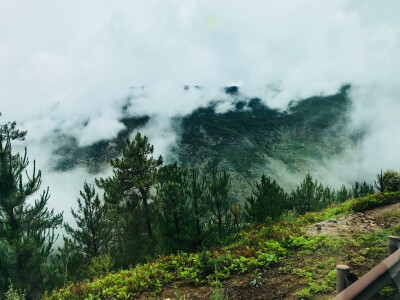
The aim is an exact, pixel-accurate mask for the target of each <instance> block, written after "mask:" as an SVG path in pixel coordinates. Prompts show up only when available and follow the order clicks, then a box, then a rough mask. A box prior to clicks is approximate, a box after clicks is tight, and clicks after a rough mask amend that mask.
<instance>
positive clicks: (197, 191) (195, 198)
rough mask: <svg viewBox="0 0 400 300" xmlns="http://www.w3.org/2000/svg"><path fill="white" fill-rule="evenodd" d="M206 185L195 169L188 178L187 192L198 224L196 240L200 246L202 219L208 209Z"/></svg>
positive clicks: (194, 218)
mask: <svg viewBox="0 0 400 300" xmlns="http://www.w3.org/2000/svg"><path fill="white" fill-rule="evenodd" d="M206 186H207V185H206V182H205V180H204V178H203V179H200V178H199V174H198V172H197V171H194V170H193V171H192V172H191V173H190V176H189V179H188V189H187V193H188V199H189V203H190V207H191V211H192V215H193V220H194V221H195V224H196V225H195V226H196V240H197V246H198V247H200V246H201V244H202V242H203V238H202V234H203V231H202V219H203V218H204V216H205V209H206V205H205V203H204V202H205V201H204V200H205V197H204V196H205V193H206V192H205V191H206Z"/></svg>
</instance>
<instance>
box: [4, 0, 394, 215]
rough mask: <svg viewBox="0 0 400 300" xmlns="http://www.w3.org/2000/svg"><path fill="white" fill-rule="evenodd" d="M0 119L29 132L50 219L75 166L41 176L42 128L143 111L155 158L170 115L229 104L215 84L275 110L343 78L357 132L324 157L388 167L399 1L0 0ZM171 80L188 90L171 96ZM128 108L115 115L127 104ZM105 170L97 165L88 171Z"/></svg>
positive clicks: (103, 122) (63, 201)
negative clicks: (358, 136) (352, 141)
mask: <svg viewBox="0 0 400 300" xmlns="http://www.w3.org/2000/svg"><path fill="white" fill-rule="evenodd" d="M0 6H1V7H0V78H1V80H0V111H1V113H2V116H1V117H0V118H1V123H4V122H6V121H11V120H15V121H17V122H18V124H19V126H20V127H21V128H23V129H26V130H28V136H27V140H26V143H25V145H27V147H28V155H29V157H30V158H31V160H33V159H36V160H37V165H38V167H39V168H41V169H42V172H43V186H49V187H50V192H51V194H52V197H51V199H50V202H49V205H50V206H51V207H55V209H56V211H66V212H65V216H66V221H69V220H70V216H69V215H68V212H67V211H69V208H70V207H71V206H74V205H75V203H76V198H77V197H78V195H79V190H80V189H81V188H82V186H83V181H84V180H88V181H89V182H93V177H94V175H93V174H90V173H88V172H87V171H86V170H85V169H80V168H78V169H75V170H73V171H71V172H64V173H57V172H54V171H53V170H52V168H51V163H50V162H51V159H52V156H53V151H54V149H56V147H57V142H55V141H54V139H52V136H54V135H55V134H65V135H69V136H73V137H75V138H76V139H77V141H78V144H79V145H80V146H87V145H91V144H93V143H95V142H98V141H100V140H103V139H111V138H113V137H115V136H116V135H117V134H118V132H120V131H121V130H122V129H123V128H124V125H123V124H122V123H121V122H120V120H121V118H122V117H123V116H124V114H128V115H129V116H142V115H148V116H150V117H151V121H150V122H149V123H148V124H147V125H146V126H145V128H143V130H142V133H143V134H146V135H148V136H149V139H150V141H151V143H152V144H154V146H155V152H156V154H157V155H158V154H162V155H163V156H168V155H169V153H170V149H171V147H173V146H174V145H176V143H177V142H178V141H179V132H178V131H176V130H175V128H174V126H173V119H174V118H175V117H182V116H185V115H187V114H190V113H191V112H192V111H193V110H195V109H196V108H199V107H204V106H206V105H208V103H210V101H219V102H218V103H219V105H218V107H217V109H216V111H217V112H218V113H224V112H226V111H228V110H230V109H232V108H233V107H232V101H233V98H232V97H228V96H227V95H226V94H225V93H224V90H223V87H225V86H230V85H237V86H239V87H240V90H241V92H242V93H243V94H244V95H246V96H247V97H249V98H250V97H259V98H260V99H262V101H264V103H265V104H267V105H268V106H270V107H274V108H279V109H285V108H286V107H287V104H288V103H289V101H291V100H299V99H303V98H306V97H310V96H315V95H330V94H334V93H335V92H337V91H338V89H339V88H340V86H341V85H342V84H344V83H349V84H351V86H352V88H351V92H350V98H351V100H352V101H353V109H352V113H351V120H352V121H351V126H350V127H349V130H357V129H360V128H361V129H363V130H365V131H366V135H365V137H364V138H363V140H362V142H361V144H360V145H359V146H358V147H357V149H348V151H346V153H344V154H343V155H341V156H340V157H337V158H335V159H333V160H332V161H331V162H330V168H331V170H332V172H333V173H334V174H336V175H337V177H338V178H340V180H342V181H352V180H355V179H361V180H368V181H371V180H373V179H374V177H375V174H376V173H377V172H378V171H379V170H380V169H383V170H385V169H388V168H390V169H395V170H400V157H399V154H398V149H399V146H400V138H399V134H398V129H399V128H400V118H399V117H398V116H399V113H400V101H399V100H398V97H399V96H398V95H400V93H399V92H400V87H399V86H398V79H397V78H398V74H399V71H400V57H399V55H398V53H400V20H399V18H398V16H397V12H398V11H400V2H398V1H395V0H393V1H385V2H377V1H362V2H361V1H357V2H356V1H345V0H339V1H329V2H327V1H324V2H322V1H317V0H299V1H287V0H284V1H235V2H234V3H232V2H231V1H230V2H228V1H218V2H215V1H191V0H188V1H185V2H179V1H163V2H162V3H160V2H159V1H151V0H150V1H96V2H89V1H68V2H50V1H35V2H34V3H33V2H31V1H21V0H15V1H12V2H11V1H4V2H3V3H2V4H1V5H0ZM184 85H189V86H200V87H202V88H201V89H196V88H191V89H189V90H188V91H185V90H184V89H183V86H184ZM128 100H129V101H130V103H131V105H130V106H129V107H128V109H127V111H125V112H124V111H123V109H122V108H123V107H124V105H126V103H127V101H128ZM105 174H110V170H109V169H104V170H103V171H102V173H100V174H97V175H96V176H97V177H99V176H104V175H105Z"/></svg>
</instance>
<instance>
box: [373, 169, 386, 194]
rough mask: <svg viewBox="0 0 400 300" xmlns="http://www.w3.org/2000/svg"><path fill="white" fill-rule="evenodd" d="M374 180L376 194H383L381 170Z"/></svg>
mask: <svg viewBox="0 0 400 300" xmlns="http://www.w3.org/2000/svg"><path fill="white" fill-rule="evenodd" d="M376 179H377V181H374V183H375V187H376V189H377V190H378V192H381V193H383V192H384V191H385V182H384V180H383V174H382V170H381V173H380V174H378V175H376Z"/></svg>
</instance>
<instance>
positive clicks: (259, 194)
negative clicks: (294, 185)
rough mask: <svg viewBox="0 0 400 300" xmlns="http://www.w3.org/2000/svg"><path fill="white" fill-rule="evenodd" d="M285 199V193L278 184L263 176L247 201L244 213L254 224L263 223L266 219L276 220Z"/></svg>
mask: <svg viewBox="0 0 400 300" xmlns="http://www.w3.org/2000/svg"><path fill="white" fill-rule="evenodd" d="M285 198H286V193H285V192H284V190H283V189H282V188H281V187H280V186H279V185H278V183H277V182H276V181H275V180H273V179H272V178H271V177H267V176H265V175H264V174H263V175H262V176H261V181H260V182H259V183H256V188H255V189H254V190H253V193H252V195H251V196H250V198H248V199H247V202H248V204H249V205H247V206H246V211H247V213H248V215H249V216H250V217H251V218H252V221H253V222H254V223H263V222H265V221H266V219H267V218H270V219H271V220H276V219H277V218H278V217H279V216H280V214H281V212H282V204H283V203H284V202H285Z"/></svg>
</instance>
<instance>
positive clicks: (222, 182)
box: [207, 169, 231, 235]
mask: <svg viewBox="0 0 400 300" xmlns="http://www.w3.org/2000/svg"><path fill="white" fill-rule="evenodd" d="M207 186H208V193H207V202H208V206H209V210H210V212H211V214H212V215H214V218H215V222H216V224H217V228H218V232H219V234H220V235H221V234H223V229H224V228H223V227H224V226H223V222H224V219H225V217H226V215H227V212H228V209H229V207H230V203H229V197H228V193H229V190H230V187H231V179H230V176H229V174H228V173H227V172H226V171H224V172H223V173H218V172H217V169H212V170H211V176H210V178H209V179H208V181H207Z"/></svg>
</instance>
